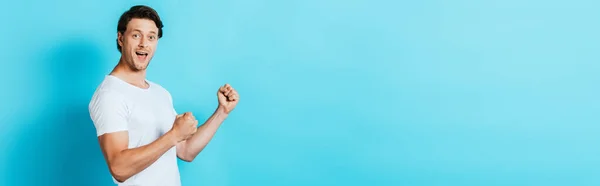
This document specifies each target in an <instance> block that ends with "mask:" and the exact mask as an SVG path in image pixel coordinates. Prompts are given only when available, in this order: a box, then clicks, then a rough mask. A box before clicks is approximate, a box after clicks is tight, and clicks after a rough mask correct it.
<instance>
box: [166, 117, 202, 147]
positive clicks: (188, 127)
mask: <svg viewBox="0 0 600 186" xmlns="http://www.w3.org/2000/svg"><path fill="white" fill-rule="evenodd" d="M197 125H198V120H196V118H195V117H194V115H192V113H191V112H186V113H184V114H180V115H177V118H176V119H175V122H174V123H173V128H171V131H173V132H174V133H175V136H176V138H177V142H180V141H183V140H186V139H188V138H189V137H192V135H194V133H196V130H197V128H196V126H197Z"/></svg>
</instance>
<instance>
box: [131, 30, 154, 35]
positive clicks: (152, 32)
mask: <svg viewBox="0 0 600 186" xmlns="http://www.w3.org/2000/svg"><path fill="white" fill-rule="evenodd" d="M133 31H136V32H142V31H141V30H139V29H133ZM150 33H151V34H156V32H155V31H154V30H152V31H150Z"/></svg>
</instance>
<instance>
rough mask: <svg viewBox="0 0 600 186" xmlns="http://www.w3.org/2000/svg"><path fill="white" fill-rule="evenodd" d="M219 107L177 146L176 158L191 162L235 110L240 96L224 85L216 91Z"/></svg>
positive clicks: (227, 85)
mask: <svg viewBox="0 0 600 186" xmlns="http://www.w3.org/2000/svg"><path fill="white" fill-rule="evenodd" d="M217 98H218V99H219V106H218V107H217V109H216V110H215V112H214V113H213V114H212V115H211V116H210V117H209V118H208V119H207V120H206V122H204V124H202V125H201V126H200V127H198V130H196V132H195V133H194V135H193V136H192V137H190V138H188V139H187V140H185V141H182V142H180V143H178V144H177V157H179V158H180V159H182V160H184V161H187V162H191V161H193V160H194V158H196V156H198V154H199V153H200V151H202V150H203V149H204V147H206V145H207V144H208V142H210V140H211V139H212V138H213V136H214V135H215V133H216V132H217V129H219V126H221V123H223V121H225V119H226V118H227V117H228V116H229V113H230V112H231V111H232V110H233V109H234V108H235V106H236V105H237V103H238V102H239V99H240V96H239V95H238V93H237V91H236V90H235V89H234V88H232V87H231V86H230V85H229V84H225V85H224V86H222V87H220V88H219V90H218V91H217Z"/></svg>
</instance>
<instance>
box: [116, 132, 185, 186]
mask: <svg viewBox="0 0 600 186" xmlns="http://www.w3.org/2000/svg"><path fill="white" fill-rule="evenodd" d="M176 144H177V140H176V138H175V137H174V135H173V134H172V133H170V132H168V133H166V134H165V135H163V136H161V137H160V138H158V139H157V140H156V141H154V142H152V143H150V144H148V145H144V146H141V147H137V148H132V149H126V150H123V151H121V152H119V153H117V154H115V155H114V156H113V157H112V161H111V162H110V164H111V166H110V168H111V172H112V174H113V175H114V176H115V179H117V180H118V181H121V182H122V181H125V180H127V179H128V178H130V177H131V176H133V175H135V174H137V173H139V172H141V171H142V170H144V169H146V168H147V167H148V166H150V165H151V164H152V163H154V162H155V161H156V160H158V158H160V157H161V156H162V155H163V154H164V153H165V152H167V151H168V150H169V149H171V148H172V147H173V146H175V145H176Z"/></svg>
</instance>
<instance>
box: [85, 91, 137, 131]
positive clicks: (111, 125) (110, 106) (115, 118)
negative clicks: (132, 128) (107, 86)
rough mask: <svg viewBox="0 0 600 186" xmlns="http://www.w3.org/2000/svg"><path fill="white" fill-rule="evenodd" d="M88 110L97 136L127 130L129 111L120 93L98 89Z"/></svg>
mask: <svg viewBox="0 0 600 186" xmlns="http://www.w3.org/2000/svg"><path fill="white" fill-rule="evenodd" d="M89 112H90V117H91V119H92V122H93V123H94V127H96V135H97V136H101V135H103V134H106V133H112V132H118V131H125V130H128V128H127V126H128V125H127V123H128V122H127V121H128V118H129V112H128V108H127V104H126V102H125V99H124V98H123V96H122V95H121V94H118V93H115V92H110V91H99V92H98V93H96V94H95V95H94V96H93V97H92V100H91V102H90V104H89Z"/></svg>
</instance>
